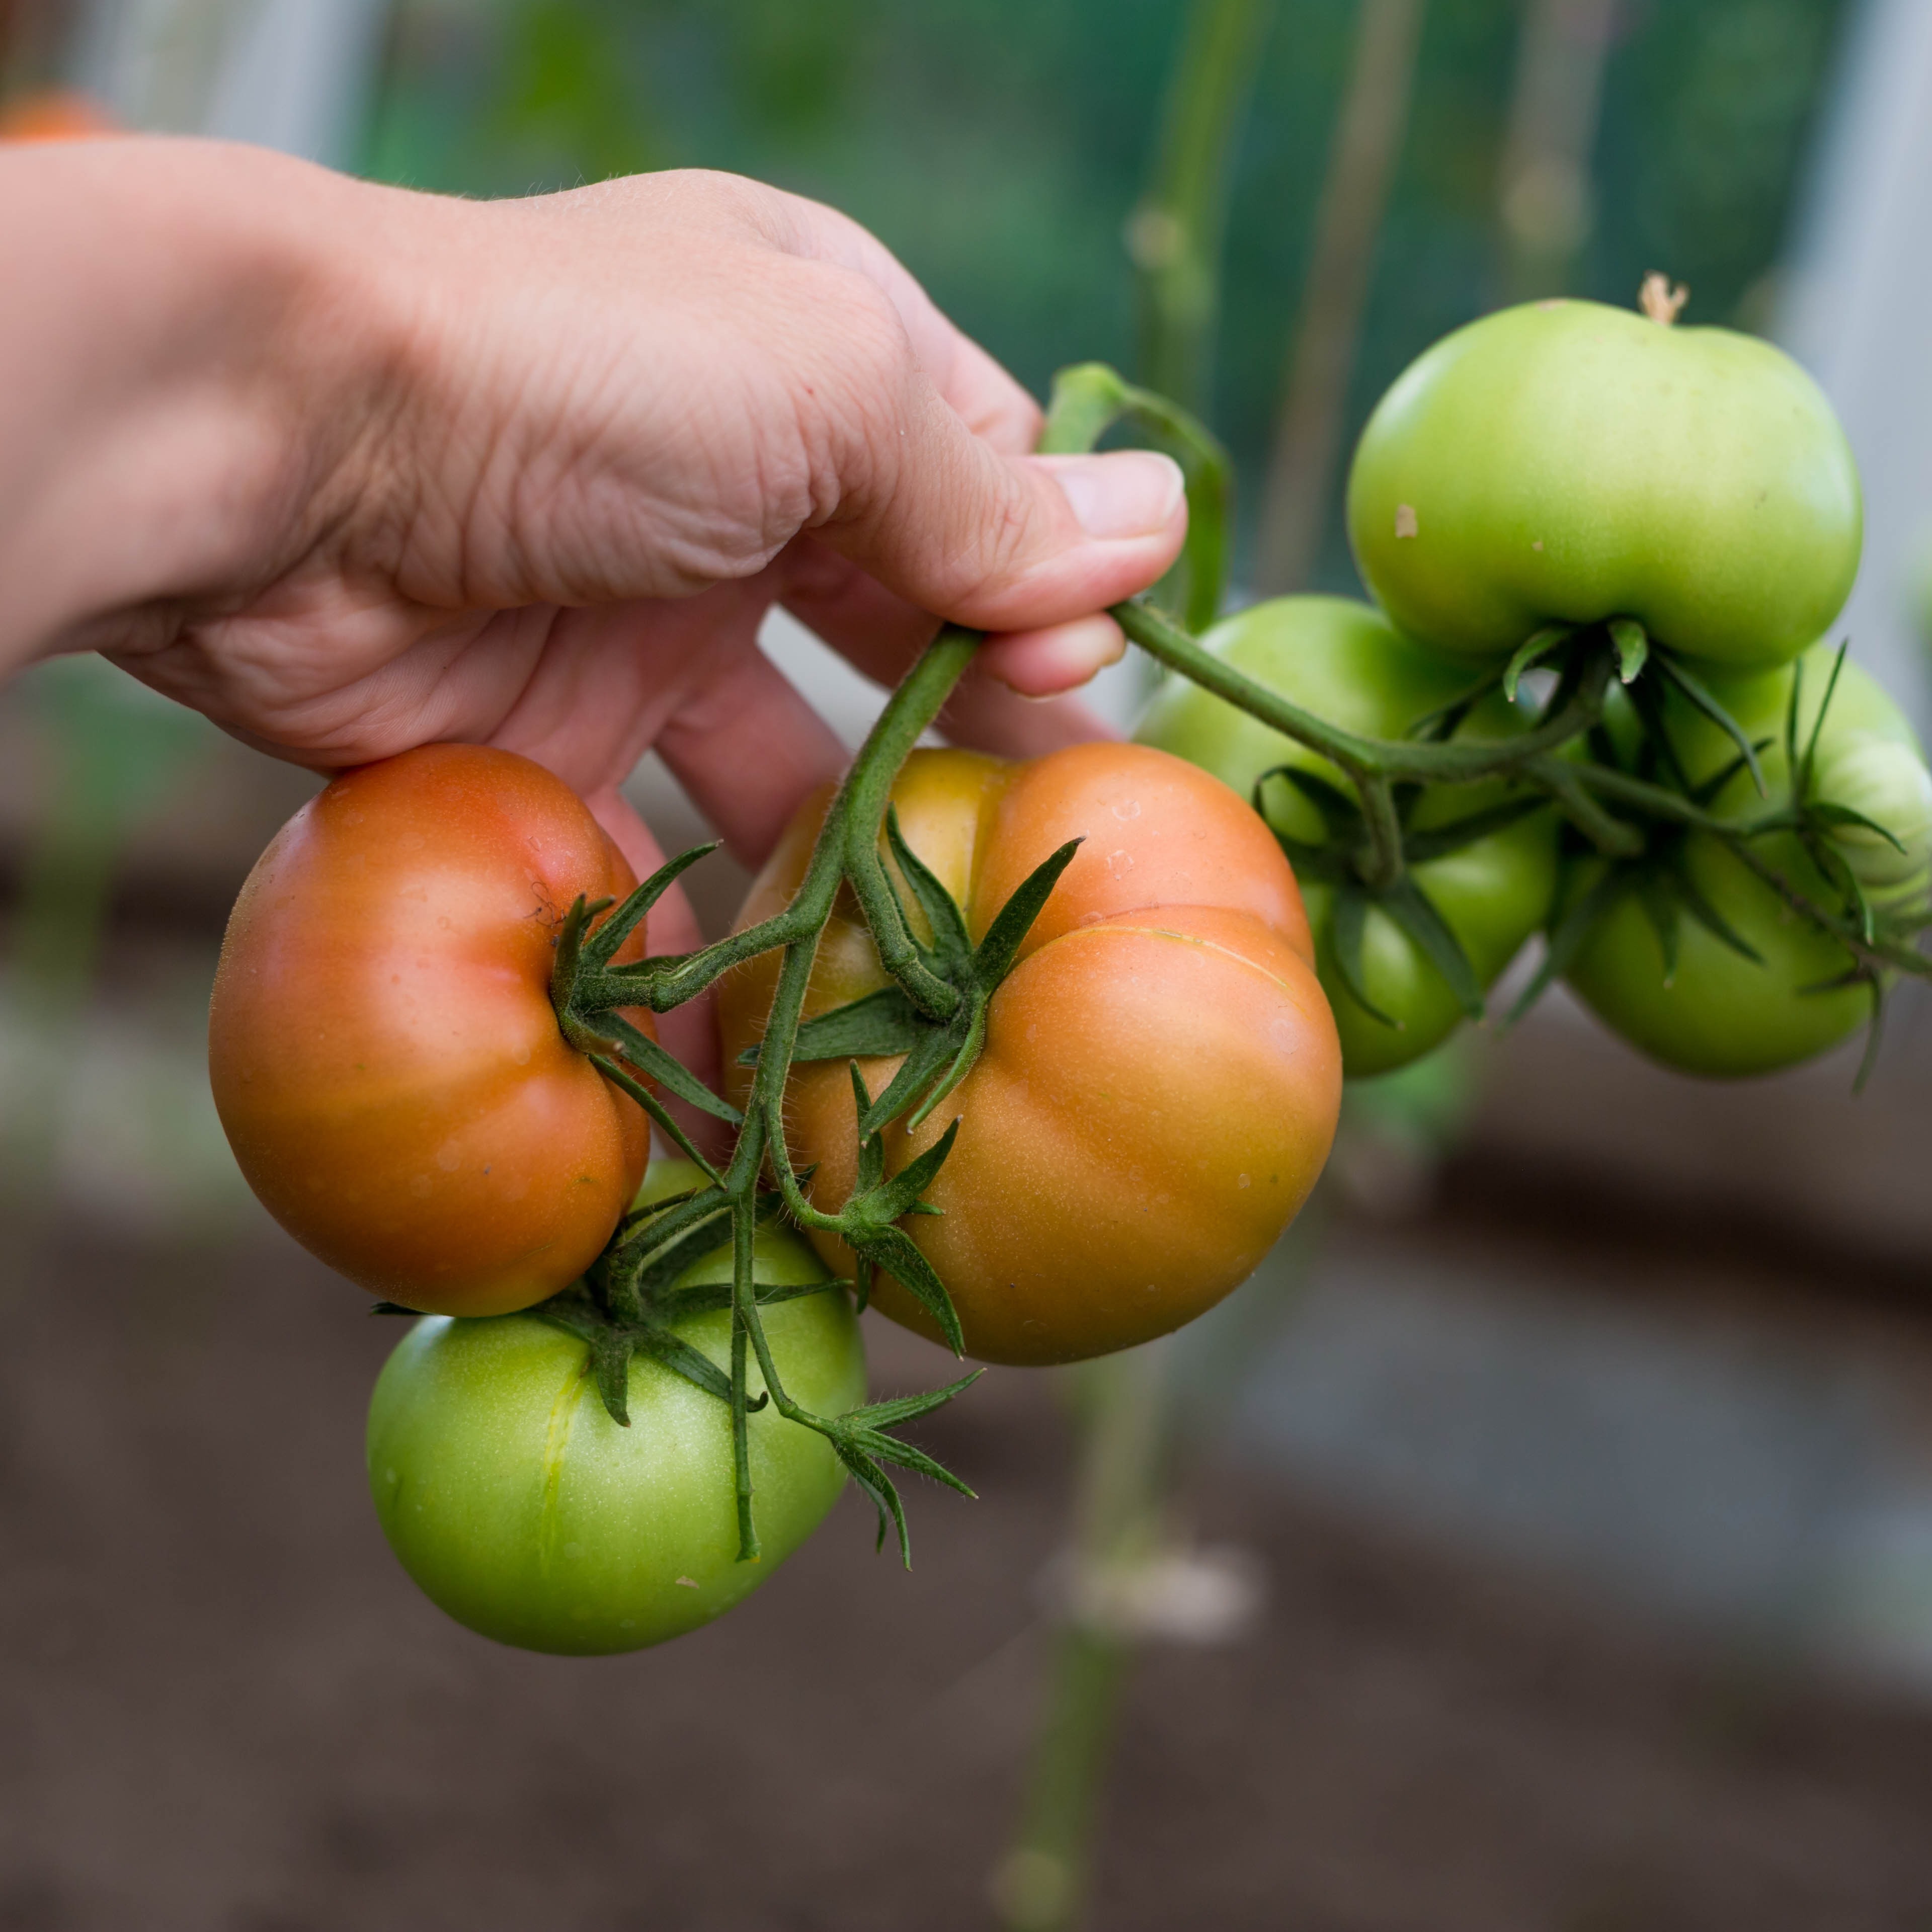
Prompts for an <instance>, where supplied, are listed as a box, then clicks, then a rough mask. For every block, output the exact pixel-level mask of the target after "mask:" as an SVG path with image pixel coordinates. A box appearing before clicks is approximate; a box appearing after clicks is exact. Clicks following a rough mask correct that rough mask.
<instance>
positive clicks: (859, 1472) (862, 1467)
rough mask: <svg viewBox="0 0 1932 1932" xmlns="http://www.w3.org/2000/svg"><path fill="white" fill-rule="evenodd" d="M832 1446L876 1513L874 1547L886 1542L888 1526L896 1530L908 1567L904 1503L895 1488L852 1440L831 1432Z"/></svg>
mask: <svg viewBox="0 0 1932 1932" xmlns="http://www.w3.org/2000/svg"><path fill="white" fill-rule="evenodd" d="M832 1448H834V1449H835V1450H836V1451H838V1460H839V1461H840V1462H841V1463H844V1465H845V1467H846V1469H847V1471H848V1472H850V1475H851V1478H852V1480H853V1481H854V1482H855V1483H856V1484H858V1485H859V1488H861V1489H862V1490H864V1491H865V1493H866V1495H867V1496H870V1497H871V1499H872V1507H873V1508H874V1509H875V1510H877V1511H878V1513H879V1533H878V1537H877V1540H876V1541H875V1542H874V1544H873V1546H872V1547H873V1548H874V1550H883V1549H884V1548H885V1547H886V1531H887V1530H888V1529H896V1530H897V1531H898V1538H899V1553H900V1555H901V1557H903V1558H904V1562H905V1567H906V1568H907V1569H908V1570H910V1568H912V1542H911V1539H910V1538H909V1537H908V1536H907V1534H906V1520H905V1505H904V1504H903V1503H902V1502H900V1501H899V1493H898V1490H897V1489H896V1488H895V1487H894V1486H893V1483H892V1478H891V1477H889V1475H886V1472H885V1471H884V1470H883V1469H880V1467H879V1466H878V1464H877V1463H875V1462H874V1461H873V1460H872V1458H871V1457H870V1456H868V1455H867V1454H865V1451H863V1450H862V1449H861V1448H859V1446H858V1445H856V1443H853V1442H847V1441H846V1440H845V1439H844V1438H843V1437H842V1436H833V1437H832Z"/></svg>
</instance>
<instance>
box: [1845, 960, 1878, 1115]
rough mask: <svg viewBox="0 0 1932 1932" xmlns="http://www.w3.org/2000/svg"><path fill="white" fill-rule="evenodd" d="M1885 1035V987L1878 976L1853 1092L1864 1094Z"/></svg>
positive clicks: (1853, 1081) (1872, 990) (1873, 990)
mask: <svg viewBox="0 0 1932 1932" xmlns="http://www.w3.org/2000/svg"><path fill="white" fill-rule="evenodd" d="M1884 1033H1885V987H1884V986H1883V984H1882V982H1881V981H1880V980H1879V979H1878V978H1877V977H1876V976H1874V977H1873V980H1872V982H1871V1018H1870V1019H1869V1020H1868V1021H1867V1022H1866V1023H1865V1050H1864V1055H1862V1057H1861V1058H1860V1060H1859V1061H1858V1072H1857V1073H1856V1074H1855V1076H1853V1078H1852V1092H1853V1093H1854V1094H1862V1093H1863V1092H1864V1091H1865V1082H1867V1080H1869V1079H1870V1078H1871V1077H1872V1074H1873V1071H1874V1070H1875V1069H1876V1067H1877V1066H1878V1056H1879V1046H1880V1044H1881V1043H1882V1039H1883V1037H1884Z"/></svg>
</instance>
